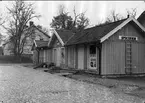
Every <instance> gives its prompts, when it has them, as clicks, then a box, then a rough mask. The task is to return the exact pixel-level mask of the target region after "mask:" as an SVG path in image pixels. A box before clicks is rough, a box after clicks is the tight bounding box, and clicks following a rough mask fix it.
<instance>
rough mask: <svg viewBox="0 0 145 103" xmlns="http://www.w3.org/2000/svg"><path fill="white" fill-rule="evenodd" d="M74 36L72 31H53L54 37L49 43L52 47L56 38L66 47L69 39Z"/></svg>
mask: <svg viewBox="0 0 145 103" xmlns="http://www.w3.org/2000/svg"><path fill="white" fill-rule="evenodd" d="M73 35H74V33H73V32H72V31H70V30H55V29H53V35H52V37H51V39H50V41H49V43H48V45H49V46H50V44H51V42H52V41H53V38H54V37H55V36H56V37H57V39H58V40H59V42H60V43H61V44H62V46H64V45H65V44H66V43H67V42H68V41H69V39H70V38H71V37H72V36H73Z"/></svg>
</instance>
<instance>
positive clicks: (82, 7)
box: [0, 1, 145, 29]
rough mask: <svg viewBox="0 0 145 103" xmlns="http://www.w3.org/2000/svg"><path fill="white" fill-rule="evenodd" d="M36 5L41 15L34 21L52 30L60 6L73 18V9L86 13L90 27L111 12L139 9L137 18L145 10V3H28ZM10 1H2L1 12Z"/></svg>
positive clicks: (122, 12) (123, 13)
mask: <svg viewBox="0 0 145 103" xmlns="http://www.w3.org/2000/svg"><path fill="white" fill-rule="evenodd" d="M28 2H33V3H34V4H35V11H36V13H37V14H40V15H41V18H40V19H39V20H34V23H35V24H36V25H38V24H39V25H42V26H44V27H46V28H48V29H49V28H50V23H51V21H52V18H53V16H56V15H57V12H58V6H59V5H60V4H64V5H65V7H66V9H67V11H68V12H70V13H69V14H70V15H71V16H73V14H72V12H73V8H74V6H75V8H76V12H77V13H81V12H84V11H86V17H88V18H89V21H90V25H89V26H93V25H96V24H98V23H100V22H102V21H104V20H105V18H106V17H107V16H108V14H109V13H110V11H111V10H115V11H116V13H119V14H121V15H123V16H127V15H126V10H127V9H128V10H130V9H132V8H136V9H137V17H138V16H139V15H140V14H141V13H142V12H143V11H144V10H145V2H144V1H28ZM10 5H11V2H10V1H0V10H1V11H0V12H1V13H2V14H4V15H5V14H6V6H10Z"/></svg>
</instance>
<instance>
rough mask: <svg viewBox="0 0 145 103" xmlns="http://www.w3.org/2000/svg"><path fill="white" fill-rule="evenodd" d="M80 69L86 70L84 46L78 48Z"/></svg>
mask: <svg viewBox="0 0 145 103" xmlns="http://www.w3.org/2000/svg"><path fill="white" fill-rule="evenodd" d="M78 69H84V46H78Z"/></svg>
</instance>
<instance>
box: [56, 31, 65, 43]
mask: <svg viewBox="0 0 145 103" xmlns="http://www.w3.org/2000/svg"><path fill="white" fill-rule="evenodd" d="M54 33H55V35H56V36H57V38H58V40H59V41H60V43H61V44H62V46H64V42H63V41H62V39H61V38H60V36H59V35H58V33H57V32H56V31H55V30H54Z"/></svg>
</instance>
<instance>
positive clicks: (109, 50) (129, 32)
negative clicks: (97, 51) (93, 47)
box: [101, 23, 145, 74]
mask: <svg viewBox="0 0 145 103" xmlns="http://www.w3.org/2000/svg"><path fill="white" fill-rule="evenodd" d="M121 35H122V36H137V37H138V41H134V42H131V44H132V73H145V69H144V67H145V43H144V42H145V38H144V37H143V36H142V35H144V34H141V33H140V32H139V29H138V28H137V27H135V26H134V24H131V23H129V24H127V25H126V26H125V27H123V28H122V29H121V30H119V31H118V32H117V33H115V34H114V35H113V36H111V37H110V38H108V40H106V41H105V42H103V43H102V65H101V67H102V68H101V70H102V71H101V73H102V74H125V41H123V40H119V36H121Z"/></svg>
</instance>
